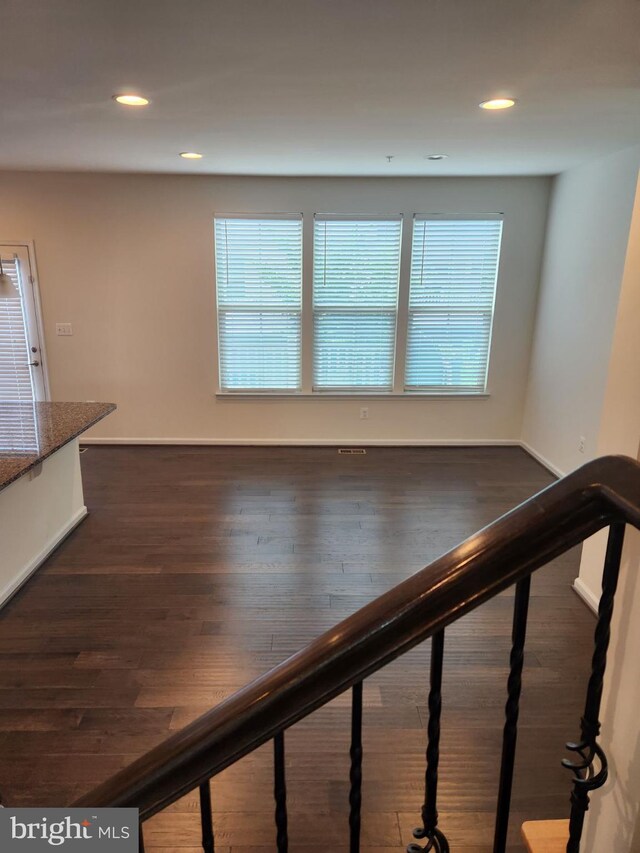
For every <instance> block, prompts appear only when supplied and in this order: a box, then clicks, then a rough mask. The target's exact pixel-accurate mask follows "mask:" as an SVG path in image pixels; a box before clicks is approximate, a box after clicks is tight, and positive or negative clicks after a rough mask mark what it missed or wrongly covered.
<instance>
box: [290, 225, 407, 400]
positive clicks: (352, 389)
mask: <svg viewBox="0 0 640 853" xmlns="http://www.w3.org/2000/svg"><path fill="white" fill-rule="evenodd" d="M319 222H394V223H396V222H397V223H398V226H399V235H398V237H399V239H398V269H397V284H396V291H395V306H394V308H391V307H389V308H387V309H384V308H377V307H374V308H371V309H370V310H369V311H365V310H362V309H358V308H352V307H344V308H342V309H341V308H340V307H339V306H332V307H329V308H321V307H316V304H315V300H314V295H315V290H316V288H315V259H316V225H317V223H319ZM403 236H404V218H403V216H402V214H395V215H392V214H389V215H384V214H374V215H371V214H348V215H345V214H340V213H315V214H314V216H313V245H312V251H311V266H312V277H311V312H312V316H311V349H312V357H313V363H312V366H311V390H312V393H313V394H314V395H322V396H323V397H325V396H327V395H331V394H339V395H347V396H362V395H366V394H372V395H381V396H388V395H390V394H392V393H393V391H394V388H395V374H396V360H397V354H398V326H399V324H398V307H399V301H400V274H401V270H402V241H403ZM325 243H326V235H325ZM303 287H304V284H303ZM322 313H343V314H345V315H346V314H351V315H354V316H355V315H359V314H367V313H369V314H387V315H393V341H392V349H391V365H390V366H391V370H390V375H391V384H390V386H389V387H388V388H386V387H384V386H373V385H369V386H362V387H361V389H359V388H358V386H357V385H352V386H340V385H334V386H325V387H322V386H316V384H315V383H316V376H315V352H316V350H315V348H316V344H317V339H316V335H315V329H316V314H322Z"/></svg>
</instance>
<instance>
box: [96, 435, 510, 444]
mask: <svg viewBox="0 0 640 853" xmlns="http://www.w3.org/2000/svg"><path fill="white" fill-rule="evenodd" d="M80 443H81V444H83V445H85V444H86V445H89V444H149V445H155V444H161V445H172V444H175V445H203V446H208V445H214V446H216V445H219V446H224V447H226V446H233V445H237V446H242V447H244V446H258V447H259V446H265V447H343V446H350V447H353V446H354V445H355V446H358V447H512V446H515V447H520V445H521V442H520V441H518V439H514V438H479V439H463V438H460V439H455V438H454V439H448V438H442V439H440V438H422V439H419V438H407V439H402V438H400V439H397V438H363V437H362V436H361V437H360V438H153V437H152V438H84V437H83V438H81V440H80Z"/></svg>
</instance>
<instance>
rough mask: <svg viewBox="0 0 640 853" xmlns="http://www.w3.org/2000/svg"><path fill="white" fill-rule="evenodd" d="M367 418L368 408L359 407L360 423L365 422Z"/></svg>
mask: <svg viewBox="0 0 640 853" xmlns="http://www.w3.org/2000/svg"><path fill="white" fill-rule="evenodd" d="M368 417H369V408H368V406H361V407H360V420H361V421H366V420H367V419H368Z"/></svg>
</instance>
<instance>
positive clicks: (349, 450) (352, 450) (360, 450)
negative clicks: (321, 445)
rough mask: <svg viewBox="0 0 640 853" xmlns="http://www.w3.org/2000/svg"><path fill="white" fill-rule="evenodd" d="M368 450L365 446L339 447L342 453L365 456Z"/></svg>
mask: <svg viewBox="0 0 640 853" xmlns="http://www.w3.org/2000/svg"><path fill="white" fill-rule="evenodd" d="M366 452H367V451H366V450H365V449H364V447H340V448H338V453H342V454H343V455H344V456H364V455H365V453H366Z"/></svg>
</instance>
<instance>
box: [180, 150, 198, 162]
mask: <svg viewBox="0 0 640 853" xmlns="http://www.w3.org/2000/svg"><path fill="white" fill-rule="evenodd" d="M180 156H181V157H184V159H185V160H202V156H203V155H202V154H198V152H197V151H181V152H180Z"/></svg>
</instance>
